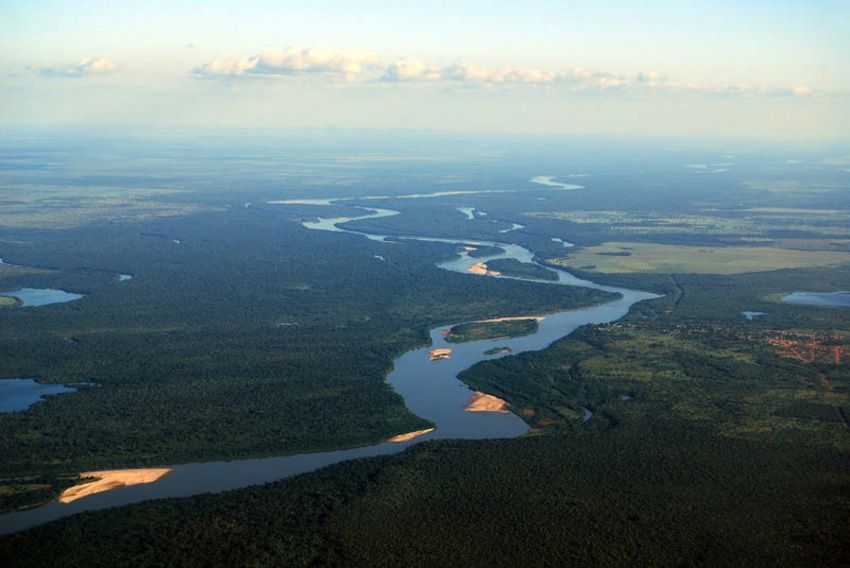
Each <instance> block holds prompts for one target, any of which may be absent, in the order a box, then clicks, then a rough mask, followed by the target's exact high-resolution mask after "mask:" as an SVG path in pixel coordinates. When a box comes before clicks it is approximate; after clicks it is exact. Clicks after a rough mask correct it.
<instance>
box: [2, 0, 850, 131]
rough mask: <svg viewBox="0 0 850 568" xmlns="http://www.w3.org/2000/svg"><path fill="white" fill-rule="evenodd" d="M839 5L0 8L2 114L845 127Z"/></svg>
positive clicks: (677, 127) (261, 121)
mask: <svg viewBox="0 0 850 568" xmlns="http://www.w3.org/2000/svg"><path fill="white" fill-rule="evenodd" d="M848 55H850V2H830V1H817V2H805V1H773V2H766V1H765V2H762V1H750V2H747V1H743V0H742V1H738V2H727V1H713V2H689V1H684V0H680V1H676V2H672V1H671V2H666V1H655V2H641V1H628V2H627V1H620V2H613V1H596V2H569V1H561V2H554V1H530V2H529V1H526V2H483V1H482V2H473V1H467V2H463V1H455V2H406V1H394V2H354V1H349V2H329V1H312V2H304V1H302V2H251V1H243V2H239V3H235V2H214V1H207V2H173V1H172V2H157V1H153V2H132V3H131V2H85V1H77V2H39V1H26V2H23V1H22V2H15V1H9V0H7V1H5V2H2V3H0V73H2V76H3V78H2V81H3V83H2V98H0V103H1V104H2V106H0V113H1V114H0V122H2V123H6V124H11V123H15V124H86V123H97V124H152V125H157V126H163V127H168V126H180V127H185V126H192V125H199V126H200V125H214V126H239V127H257V126H262V127H270V128H292V127H299V128H300V127H322V126H343V127H366V128H393V127H404V128H437V129H457V130H469V131H483V132H487V131H498V132H556V133H564V134H601V135H615V136H616V135H664V136H667V135H681V136H689V137H748V136H755V137H772V138H783V139H785V138H790V139H800V138H803V139H828V138H836V137H842V136H844V137H846V132H847V131H848V126H850V103H848V100H850V65H848V62H847V59H848Z"/></svg>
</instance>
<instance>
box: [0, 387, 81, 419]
mask: <svg viewBox="0 0 850 568" xmlns="http://www.w3.org/2000/svg"><path fill="white" fill-rule="evenodd" d="M76 390H77V389H72V388H70V387H66V386H64V385H48V384H42V383H39V382H37V381H36V380H35V379H0V412H20V411H22V410H26V409H28V408H29V407H30V406H32V405H33V404H35V403H36V402H38V401H39V400H41V399H42V398H44V397H46V396H50V395H52V394H62V393H65V392H74V391H76Z"/></svg>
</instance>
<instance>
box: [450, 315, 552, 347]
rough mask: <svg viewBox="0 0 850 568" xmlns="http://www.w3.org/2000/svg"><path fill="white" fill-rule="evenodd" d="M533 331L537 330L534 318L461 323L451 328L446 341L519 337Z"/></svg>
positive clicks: (462, 341)
mask: <svg viewBox="0 0 850 568" xmlns="http://www.w3.org/2000/svg"><path fill="white" fill-rule="evenodd" d="M535 331H537V320H535V319H517V320H507V321H492V322H472V323H463V324H460V325H456V326H454V327H452V328H451V330H450V331H449V333H448V335H446V341H449V342H451V343H465V342H467V341H482V340H485V339H497V338H505V337H520V336H522V335H528V334H530V333H534V332H535Z"/></svg>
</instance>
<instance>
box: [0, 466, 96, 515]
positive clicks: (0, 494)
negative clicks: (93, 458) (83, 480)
mask: <svg viewBox="0 0 850 568" xmlns="http://www.w3.org/2000/svg"><path fill="white" fill-rule="evenodd" d="M78 483H80V477H79V476H77V475H74V476H59V477H57V476H36V477H26V478H20V479H4V480H2V481H0V513H8V512H10V511H18V510H21V509H28V508H30V507H35V506H37V505H41V504H42V503H45V502H46V501H50V500H51V499H55V498H56V497H57V496H58V495H59V493H61V492H62V490H63V489H66V488H68V487H71V486H72V485H77V484H78Z"/></svg>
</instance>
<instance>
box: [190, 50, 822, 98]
mask: <svg viewBox="0 0 850 568" xmlns="http://www.w3.org/2000/svg"><path fill="white" fill-rule="evenodd" d="M194 73H195V74H196V75H198V76H201V77H252V76H253V77H257V76H295V75H320V76H329V77H337V78H344V79H345V80H347V81H354V80H362V81H372V80H377V81H380V82H383V83H431V84H436V83H444V84H457V85H467V86H492V87H496V86H500V85H501V86H505V87H509V86H511V85H516V86H522V85H525V86H529V87H531V86H551V87H552V88H558V89H561V90H563V91H566V92H621V93H633V94H635V95H650V94H658V95H665V94H666V95H678V96H683V95H709V96H723V97H754V96H762V97H810V96H816V95H817V94H818V93H817V92H815V91H813V90H812V89H809V88H807V87H803V86H793V87H764V86H748V85H710V84H696V83H682V82H676V81H674V80H672V79H671V78H669V77H668V76H667V75H665V74H664V73H662V72H660V71H655V70H641V71H638V72H637V73H635V74H632V75H620V74H615V73H606V72H600V71H593V70H590V69H586V68H583V67H571V68H567V69H545V68H537V67H485V66H481V65H474V64H468V63H462V62H455V63H452V64H448V65H439V64H435V63H430V62H428V61H424V60H422V59H415V58H401V59H397V60H396V61H394V62H393V63H390V64H389V65H386V66H384V65H382V64H381V59H380V57H379V56H378V55H376V54H374V53H370V52H364V51H341V50H334V49H303V48H287V49H282V50H277V51H270V52H266V53H262V54H259V55H254V56H251V57H245V58H241V59H223V58H217V59H213V60H212V61H210V62H208V63H206V64H204V65H201V66H200V67H197V68H196V69H194Z"/></svg>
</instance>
